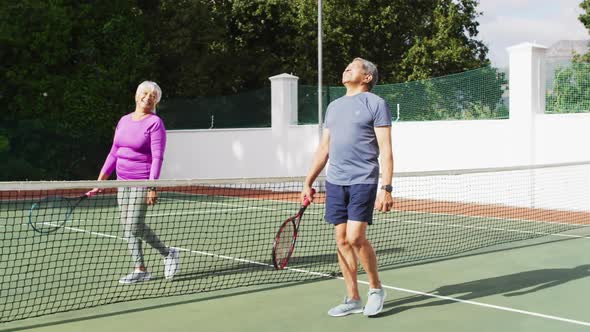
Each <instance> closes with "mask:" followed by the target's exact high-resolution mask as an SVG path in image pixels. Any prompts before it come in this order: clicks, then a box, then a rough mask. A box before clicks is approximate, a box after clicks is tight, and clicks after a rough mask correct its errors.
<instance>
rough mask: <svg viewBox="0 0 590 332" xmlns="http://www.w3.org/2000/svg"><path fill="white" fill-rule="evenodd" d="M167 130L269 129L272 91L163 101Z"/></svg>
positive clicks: (159, 110)
mask: <svg viewBox="0 0 590 332" xmlns="http://www.w3.org/2000/svg"><path fill="white" fill-rule="evenodd" d="M158 115H159V116H160V117H162V119H163V120H164V123H165V124H166V129H209V128H256V127H270V123H271V119H270V87H266V88H263V89H258V90H253V91H248V92H243V93H238V94H235V95H229V96H216V97H194V98H172V99H169V100H163V101H162V104H161V105H160V106H159V107H158Z"/></svg>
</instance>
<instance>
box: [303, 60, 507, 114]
mask: <svg viewBox="0 0 590 332" xmlns="http://www.w3.org/2000/svg"><path fill="white" fill-rule="evenodd" d="M506 76H507V75H506V74H505V73H504V72H502V71H501V70H499V69H497V68H492V67H484V68H480V69H475V70H471V71H467V72H463V73H459V74H453V75H448V76H443V77H437V78H432V79H427V80H421V81H413V82H406V83H398V84H383V85H377V86H376V87H375V88H374V89H373V92H374V93H375V94H377V95H379V96H381V97H383V98H384V99H385V100H386V101H387V103H388V104H389V107H390V108H391V112H392V116H393V119H394V120H395V119H397V120H399V121H429V120H473V119H506V118H508V80H507V77H506ZM345 92H346V90H345V88H344V87H324V88H323V89H322V93H323V96H322V100H323V103H324V110H325V107H326V105H327V104H329V103H330V102H331V101H333V100H334V99H337V98H339V97H341V96H343V95H344V94H345ZM317 93H318V92H317V86H309V85H300V86H299V123H300V124H311V123H317V122H318V116H317V109H318V108H317ZM398 110H399V112H398Z"/></svg>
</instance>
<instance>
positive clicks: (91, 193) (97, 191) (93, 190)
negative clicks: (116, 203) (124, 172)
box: [86, 188, 102, 197]
mask: <svg viewBox="0 0 590 332" xmlns="http://www.w3.org/2000/svg"><path fill="white" fill-rule="evenodd" d="M101 192H102V188H94V189H92V190H90V191H89V192H87V193H86V196H88V197H92V196H94V195H96V194H100V193H101Z"/></svg>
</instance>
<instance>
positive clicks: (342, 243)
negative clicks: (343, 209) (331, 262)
mask: <svg viewBox="0 0 590 332" xmlns="http://www.w3.org/2000/svg"><path fill="white" fill-rule="evenodd" d="M346 225H347V224H346V223H342V224H338V225H336V226H334V233H335V234H334V235H335V238H336V246H337V247H338V264H339V265H340V271H342V277H343V278H344V283H345V284H346V294H347V297H348V298H349V299H351V300H355V301H356V300H358V299H360V295H359V290H358V283H357V266H358V263H357V259H356V254H355V252H354V249H353V248H352V246H351V245H350V243H349V242H348V240H347V236H346V230H347V226H346Z"/></svg>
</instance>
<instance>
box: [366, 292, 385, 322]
mask: <svg viewBox="0 0 590 332" xmlns="http://www.w3.org/2000/svg"><path fill="white" fill-rule="evenodd" d="M385 295H386V294H385V290H384V289H383V288H369V298H368V299H367V304H366V305H365V310H364V311H363V314H364V315H365V316H375V315H376V314H378V313H380V312H381V310H383V303H384V302H385Z"/></svg>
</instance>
